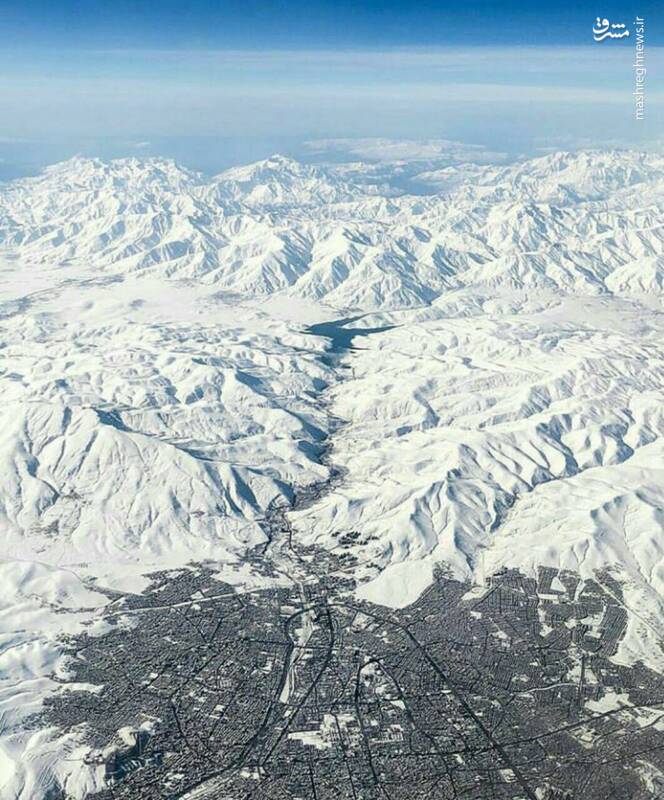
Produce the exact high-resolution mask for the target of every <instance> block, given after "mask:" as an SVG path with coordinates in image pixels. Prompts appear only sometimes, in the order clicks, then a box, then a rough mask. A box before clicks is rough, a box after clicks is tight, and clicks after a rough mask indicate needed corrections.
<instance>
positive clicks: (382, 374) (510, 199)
mask: <svg viewBox="0 0 664 800" xmlns="http://www.w3.org/2000/svg"><path fill="white" fill-rule="evenodd" d="M368 146H369V145H368V144H367V143H366V142H365V143H363V145H362V147H363V149H364V150H365V151H366V148H367V147H368ZM430 150H431V148H429V149H428V150H426V156H427V160H426V161H423V160H419V161H418V160H415V161H413V162H412V163H411V164H410V167H409V168H408V170H406V171H407V172H408V175H409V185H410V186H411V187H416V188H417V193H411V194H407V193H404V191H403V188H402V187H403V181H402V180H401V178H402V176H403V174H404V170H405V167H404V164H405V163H406V162H407V157H406V156H407V152H408V150H407V149H406V151H403V150H397V152H398V153H399V155H400V160H399V162H398V163H395V164H391V163H390V162H387V161H383V162H382V163H381V164H380V165H379V168H376V166H375V165H364V164H362V163H360V162H354V163H353V164H351V165H348V164H336V165H328V166H317V167H313V166H309V165H305V164H300V163H298V162H295V161H293V160H291V159H287V158H283V157H280V156H275V157H273V158H271V159H268V160H267V161H264V162H260V163H258V164H253V165H249V166H247V167H240V168H234V169H231V170H228V171H226V172H224V173H222V174H221V175H218V176H216V177H214V178H212V179H206V178H204V177H203V176H201V175H198V174H195V173H192V172H190V171H188V170H185V169H182V168H181V167H179V166H177V165H176V164H174V163H173V162H170V161H166V160H155V159H151V160H147V161H137V160H134V159H132V160H120V161H114V162H111V163H108V164H105V163H103V162H101V161H98V160H90V159H80V158H77V159H74V160H72V161H69V162H66V163H63V164H59V165H56V166H54V167H51V168H49V169H48V170H46V171H45V172H44V173H43V174H42V175H39V176H37V177H34V178H27V179H22V180H18V181H14V182H12V183H10V184H6V185H4V186H2V187H0V330H1V343H2V347H1V348H0V391H1V393H2V394H1V396H2V399H3V403H2V406H1V407H0V463H1V464H2V469H1V470H0V535H2V541H3V552H2V556H3V564H2V574H3V579H4V580H5V583H6V591H5V592H4V593H3V598H2V603H3V606H2V612H1V613H0V626H1V627H0V635H1V636H2V642H3V650H2V653H0V672H1V673H2V675H3V676H4V677H3V678H0V680H2V681H3V683H2V685H0V703H1V704H2V706H1V707H2V711H3V714H4V716H3V722H4V727H3V730H2V734H0V796H1V797H4V796H7V797H17V798H21V800H28V798H29V799H30V800H35V799H37V798H43V797H47V796H48V791H49V788H50V787H52V785H53V781H54V780H55V778H54V776H57V780H58V782H59V784H60V785H61V786H62V785H64V786H66V787H67V790H68V791H70V794H71V796H73V797H82V796H84V795H85V792H86V791H87V790H89V788H90V786H91V785H92V784H91V783H90V781H92V780H93V778H92V777H91V774H90V772H89V771H86V770H85V769H84V767H83V766H82V763H81V761H80V758H79V759H78V760H77V757H76V755H75V754H76V752H77V751H76V748H77V746H78V745H77V741H78V740H77V739H76V736H75V735H74V734H73V733H70V734H68V735H67V736H66V737H61V738H59V739H58V740H57V746H56V744H55V739H54V736H55V732H53V731H41V730H29V729H28V728H27V727H26V722H25V720H26V719H27V716H28V715H29V713H31V712H33V711H34V710H36V709H37V708H39V703H40V702H41V700H42V699H43V697H44V696H46V695H47V694H48V693H49V692H51V691H54V690H55V689H56V688H57V685H56V683H55V682H54V677H58V676H59V677H60V678H61V679H64V678H66V672H65V670H64V666H63V664H62V662H61V660H60V655H59V654H60V650H59V645H58V638H57V637H58V635H59V634H61V633H63V632H72V631H77V630H81V629H82V627H83V626H85V625H89V624H93V625H97V624H98V623H96V622H95V620H96V618H97V617H96V615H97V609H98V608H99V607H100V606H102V605H103V604H104V603H105V602H106V598H105V597H104V596H103V595H101V594H99V593H98V592H95V591H93V590H92V589H91V586H92V584H90V583H89V581H90V579H94V580H97V581H98V582H99V583H100V584H101V585H105V586H112V587H113V588H121V589H135V590H140V587H141V586H142V585H143V580H144V579H143V578H142V575H143V574H144V573H146V572H149V571H151V570H154V569H156V568H162V567H167V566H182V565H184V564H186V563H188V562H190V561H196V560H202V559H212V560H215V561H216V562H218V563H219V564H220V568H222V567H223V568H224V570H225V574H226V577H227V578H232V579H233V580H234V581H239V580H251V579H252V576H251V575H250V569H249V567H248V565H247V564H246V563H245V562H244V561H243V556H244V555H245V554H246V552H247V550H248V549H249V548H251V547H254V546H255V545H257V544H260V543H261V542H264V541H265V531H264V529H263V528H262V527H261V522H262V520H263V519H264V516H265V512H266V509H267V508H268V507H269V506H271V505H272V504H274V503H275V502H284V503H287V502H289V501H290V500H291V499H292V497H293V494H294V492H295V491H296V490H297V488H298V487H303V486H311V485H313V484H317V483H319V482H321V481H325V480H326V478H327V477H328V476H329V470H330V463H329V461H327V460H324V459H323V460H322V454H323V450H324V448H325V447H328V448H331V449H330V455H331V458H332V461H333V462H334V463H335V464H337V465H338V466H340V467H342V468H343V470H344V478H343V481H342V483H341V484H339V485H335V486H334V488H333V490H332V491H330V492H329V493H327V494H323V495H322V496H321V497H320V498H319V499H318V500H317V501H315V502H312V503H311V504H310V505H309V506H308V507H307V508H306V510H301V511H299V512H297V513H296V514H293V515H292V521H293V524H294V526H295V531H296V534H297V536H299V537H301V540H302V541H305V542H312V541H315V542H316V543H318V544H320V545H322V546H324V547H329V548H334V547H336V546H337V543H338V536H339V533H340V532H352V531H354V532H356V533H357V536H355V537H354V539H353V543H352V545H350V549H351V550H352V551H353V553H354V554H355V555H356V556H357V557H358V560H359V562H360V565H361V566H360V570H361V574H362V575H363V577H365V578H366V579H367V583H366V584H365V586H364V587H363V588H362V589H361V592H363V593H364V595H365V596H366V597H369V598H372V599H375V600H379V601H380V602H384V603H388V604H393V605H398V604H401V603H405V602H407V601H408V600H410V599H411V598H414V596H415V595H416V594H417V592H418V591H421V590H422V589H423V588H424V587H425V586H426V584H427V582H428V580H430V576H431V571H432V568H433V565H434V564H437V563H443V564H445V565H446V566H447V568H448V569H449V570H451V571H452V572H453V573H454V574H455V575H457V576H458V577H463V578H466V579H471V580H473V581H475V582H476V583H478V584H481V583H482V582H483V580H484V579H485V577H486V575H488V574H490V573H491V572H494V571H496V570H498V569H499V568H500V567H502V566H505V565H507V566H516V567H519V568H521V569H523V570H525V571H532V570H533V569H535V568H536V566H537V565H538V564H551V565H556V566H557V565H560V566H564V567H566V568H569V569H573V570H576V571H580V572H581V573H582V575H584V576H590V575H594V574H597V573H596V571H597V570H602V569H606V568H610V569H611V570H612V572H613V574H614V575H615V577H616V578H618V579H620V580H621V581H622V582H623V584H624V586H625V603H626V606H627V610H628V613H629V620H630V622H629V629H628V636H627V637H626V638H625V640H624V641H623V644H622V646H621V650H620V652H619V657H620V658H621V659H622V660H623V661H625V662H633V661H635V660H636V659H643V660H646V661H647V662H648V663H649V664H651V665H653V666H657V667H659V668H661V666H662V664H661V661H662V657H661V652H662V650H661V648H660V642H661V641H662V640H664V624H663V620H664V606H663V605H662V602H663V601H662V597H663V594H662V591H663V581H664V561H663V555H664V546H663V545H662V542H663V541H664V538H663V537H664V531H663V530H662V521H663V519H664V491H663V489H662V487H663V486H664V450H663V449H662V448H663V441H664V411H663V409H664V403H663V401H664V317H663V316H662V307H661V301H662V287H663V274H664V272H663V268H664V246H663V241H664V229H663V227H662V210H663V207H664V158H662V157H661V156H657V155H652V154H651V155H644V154H638V153H626V152H597V153H578V154H569V153H559V154H553V155H548V156H545V157H543V158H538V159H535V160H530V161H523V162H518V163H515V164H510V165H500V166H495V165H472V164H457V165H453V166H450V165H449V159H445V160H442V159H441V160H440V162H436V159H435V157H434V156H435V154H434V155H432V154H431V152H430ZM404 152H405V154H406V155H405V156H404ZM339 317H358V319H355V321H351V322H349V323H347V327H348V326H349V327H353V326H356V327H361V328H382V327H387V326H391V327H390V328H389V330H383V331H381V332H376V333H373V334H371V335H369V336H364V337H362V338H359V337H358V338H357V339H356V340H355V341H354V348H351V349H347V350H345V351H342V352H338V353H337V354H336V355H335V357H334V358H330V357H329V353H328V354H327V355H326V349H329V346H330V345H329V341H328V340H326V339H325V338H323V337H320V336H312V335H310V334H307V333H306V332H305V327H306V326H307V325H308V324H312V323H317V322H318V323H319V322H322V321H325V320H333V319H335V318H339ZM62 610H66V611H67V613H65V614H62V613H59V611H62ZM91 630H96V628H94V627H93V628H91ZM100 632H101V630H100ZM17 687H18V689H17ZM63 753H68V754H69V755H70V756H71V758H64V756H63ZM54 754H55V755H54ZM2 780H4V784H3V783H2ZM3 792H4V793H5V794H3Z"/></svg>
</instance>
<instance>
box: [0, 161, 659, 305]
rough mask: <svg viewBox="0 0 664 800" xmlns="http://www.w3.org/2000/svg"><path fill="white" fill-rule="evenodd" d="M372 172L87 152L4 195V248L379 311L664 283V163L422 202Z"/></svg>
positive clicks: (530, 173) (464, 171)
mask: <svg viewBox="0 0 664 800" xmlns="http://www.w3.org/2000/svg"><path fill="white" fill-rule="evenodd" d="M362 174H363V172H362V170H361V169H355V170H354V172H353V178H352V180H351V179H350V178H349V176H348V172H347V170H345V169H343V168H341V167H337V168H333V167H328V168H321V167H309V166H305V165H301V164H298V163H297V162H294V161H292V160H290V159H286V158H283V157H274V158H272V159H269V160H267V161H265V162H260V163H258V164H254V165H251V166H249V167H242V168H235V169H232V170H229V171H227V172H225V173H223V174H221V175H219V176H217V177H216V178H214V179H213V180H212V181H209V182H206V181H204V180H203V178H202V177H201V176H196V175H193V174H191V173H189V172H187V171H185V170H182V169H180V168H178V167H177V166H176V165H175V164H173V163H172V162H168V161H161V160H149V161H147V162H144V163H141V162H138V161H136V160H126V161H115V162H112V163H110V164H103V163H101V162H99V161H94V160H83V159H75V160H73V161H71V162H67V163H65V164H61V165H58V166H56V167H54V168H51V169H49V170H47V171H46V172H45V173H44V175H42V176H39V177H37V178H30V179H26V180H22V181H17V182H15V183H14V184H11V185H9V186H8V187H6V188H5V189H4V190H3V191H2V193H1V194H0V253H2V254H3V255H4V256H5V257H6V258H9V259H20V260H21V261H23V262H24V263H61V264H74V265H86V266H88V265H90V266H95V267H97V268H99V269H100V270H103V271H106V272H108V271H112V272H114V273H120V274H123V275H127V274H133V275H136V274H145V273H149V274H154V275H158V276H159V277H160V278H161V279H168V278H180V279H182V278H185V279H196V280H201V281H204V282H206V283H214V284H215V285H216V286H218V287H219V289H223V290H225V291H234V292H243V293H249V294H251V295H253V296H257V295H266V294H273V293H275V292H280V293H282V294H284V295H287V296H293V297H300V298H309V299H315V300H321V301H324V302H326V303H329V304H332V305H335V306H337V307H339V308H359V309H365V310H366V309H385V308H401V307H408V306H414V305H420V304H422V303H429V302H431V301H432V300H433V299H435V298H436V297H438V296H440V295H441V294H442V293H444V292H446V291H448V290H449V289H451V288H463V287H474V286H483V287H491V288H492V289H498V288H528V289H539V288H551V289H553V290H556V291H563V292H574V293H583V294H587V293H591V294H601V293H607V292H613V293H618V294H631V293H639V292H644V291H645V292H651V291H661V286H662V256H661V253H662V240H663V234H662V225H661V219H662V204H663V197H664V159H662V158H661V157H659V156H653V155H642V154H632V153H618V152H613V153H611V152H610V153H599V154H593V153H591V154H587V153H581V154H575V155H571V154H557V155H551V156H546V157H544V158H540V159H535V160H534V161H529V162H526V163H518V164H515V165H510V166H508V167H492V166H484V167H479V166H471V165H463V166H457V167H445V168H443V169H441V170H433V171H428V172H425V173H422V174H421V175H420V176H419V178H420V184H421V186H422V187H424V188H423V191H429V192H430V194H421V195H417V196H414V195H403V194H401V195H399V194H398V192H397V190H396V189H395V188H394V187H393V188H390V187H389V186H385V185H377V184H376V183H375V182H374V181H373V179H372V178H371V175H372V173H371V170H369V169H367V170H366V174H367V175H368V176H369V177H368V178H367V180H365V181H363V180H362Z"/></svg>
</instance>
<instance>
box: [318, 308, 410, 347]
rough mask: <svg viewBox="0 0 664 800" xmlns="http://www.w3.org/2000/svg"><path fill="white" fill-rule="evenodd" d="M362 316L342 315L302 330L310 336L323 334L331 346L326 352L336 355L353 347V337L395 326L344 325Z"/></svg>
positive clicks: (390, 328)
mask: <svg viewBox="0 0 664 800" xmlns="http://www.w3.org/2000/svg"><path fill="white" fill-rule="evenodd" d="M363 316H364V315H360V316H357V317H343V318H342V319H333V320H330V321H328V322H319V323H317V324H316V325H309V326H308V327H307V328H305V329H304V332H305V333H308V334H310V335H311V336H324V337H325V338H326V339H329V340H330V342H331V344H332V347H331V348H330V350H329V351H328V352H329V353H333V354H335V355H338V354H339V353H343V352H345V351H346V350H351V349H352V348H353V340H354V339H357V338H359V337H362V336H370V335H371V334H372V333H382V332H383V331H389V330H392V328H396V325H383V326H381V327H378V328H347V327H346V325H350V324H352V323H353V322H356V321H357V320H358V319H362V317H363Z"/></svg>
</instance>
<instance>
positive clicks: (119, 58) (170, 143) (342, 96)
mask: <svg viewBox="0 0 664 800" xmlns="http://www.w3.org/2000/svg"><path fill="white" fill-rule="evenodd" d="M658 5H659V4H657V3H653V2H645V3H636V4H635V3H632V2H627V3H623V4H621V3H614V2H603V3H602V4H601V9H600V8H598V6H597V4H596V3H592V4H590V3H585V2H577V3H566V4H564V5H563V6H562V7H560V6H559V7H557V8H554V7H553V6H550V7H545V8H543V7H542V6H541V5H540V4H534V3H525V2H512V3H500V4H498V3H495V2H493V3H491V2H473V1H472V0H471V1H470V2H469V3H466V4H459V3H457V4H451V3H447V2H430V0H421V2H417V3H414V2H401V3H394V2H392V3H391V2H381V3H378V2H375V0H365V1H364V2H362V1H361V0H355V2H352V3H351V2H347V0H341V1H340V2H336V3H331V2H320V1H318V2H317V1H316V0H312V2H309V3H306V4H305V3H295V2H290V1H288V0H270V1H269V2H267V1H266V2H263V0H260V1H257V0H243V2H232V3H231V2H214V3H213V2H204V1H203V0H193V2H189V3H187V4H184V3H181V2H177V3H176V2H174V1H173V0H162V2H160V3H159V4H157V3H150V4H148V3H143V2H136V1H135V0H134V2H126V1H125V0H120V2H110V0H103V1H102V0H86V2H80V1H79V2H71V1H70V0H66V1H65V2H61V1H60V2H53V1H52V2H48V3H47V2H42V1H40V0H24V2H22V3H13V4H12V5H11V7H9V6H5V7H4V8H2V10H0V26H1V27H2V30H3V44H4V47H3V49H2V51H1V52H0V101H1V102H0V109H2V110H1V111H0V177H11V176H12V175H14V174H21V173H23V172H29V171H33V170H34V169H35V168H36V167H37V166H40V165H42V164H43V163H48V162H49V161H53V160H57V159H60V158H65V157H68V156H70V155H73V154H75V153H77V152H83V153H86V154H91V155H92V154H98V155H102V156H115V155H131V154H143V155H147V154H155V155H169V156H174V157H176V158H178V159H179V160H181V161H184V162H185V163H189V164H190V165H191V166H194V167H198V168H201V169H204V170H211V171H212V170H215V169H220V168H222V167H224V166H228V165H229V164H230V163H236V162H238V161H246V160H250V159H252V158H259V157H262V156H265V155H268V154H269V153H270V152H272V151H273V150H275V149H279V150H281V151H285V152H289V153H290V154H293V155H299V154H301V153H302V152H304V151H303V150H302V143H303V142H304V141H306V140H307V139H310V138H321V137H354V136H383V137H391V138H403V137H406V138H431V137H443V138H451V139H458V140H462V141H468V142H473V143H479V144H483V145H486V146H487V147H489V148H492V149H499V150H503V151H506V152H509V153H511V154H520V153H522V152H526V153H533V152H537V151H539V150H540V149H546V148H549V147H576V146H601V145H606V144H616V145H620V146H635V147H652V146H657V145H658V143H659V142H660V141H661V139H662V131H664V127H663V125H664V116H663V114H662V108H663V101H662V92H663V89H662V87H663V86H664V84H663V83H662V70H663V69H664V57H663V55H662V53H663V50H662V49H661V48H660V47H659V46H658V45H659V43H660V42H661V39H662V22H663V21H664V13H662V12H660V10H659V8H658ZM597 13H600V14H601V15H602V16H606V17H607V18H609V19H610V20H611V21H615V22H626V23H631V22H632V20H633V19H634V16H635V14H637V13H638V14H639V15H640V16H642V17H644V18H645V19H646V34H647V36H646V44H647V48H648V49H647V68H648V83H647V85H646V89H647V93H648V94H647V113H646V120H645V121H644V122H639V123H637V122H636V121H635V120H634V119H633V99H632V96H631V92H632V91H633V80H634V76H633V69H632V66H631V65H632V61H633V55H634V48H633V45H634V36H633V31H632V37H631V38H629V39H625V40H623V41H605V42H602V43H600V44H598V43H595V42H593V40H592V25H593V22H594V19H595V17H596V16H597Z"/></svg>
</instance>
